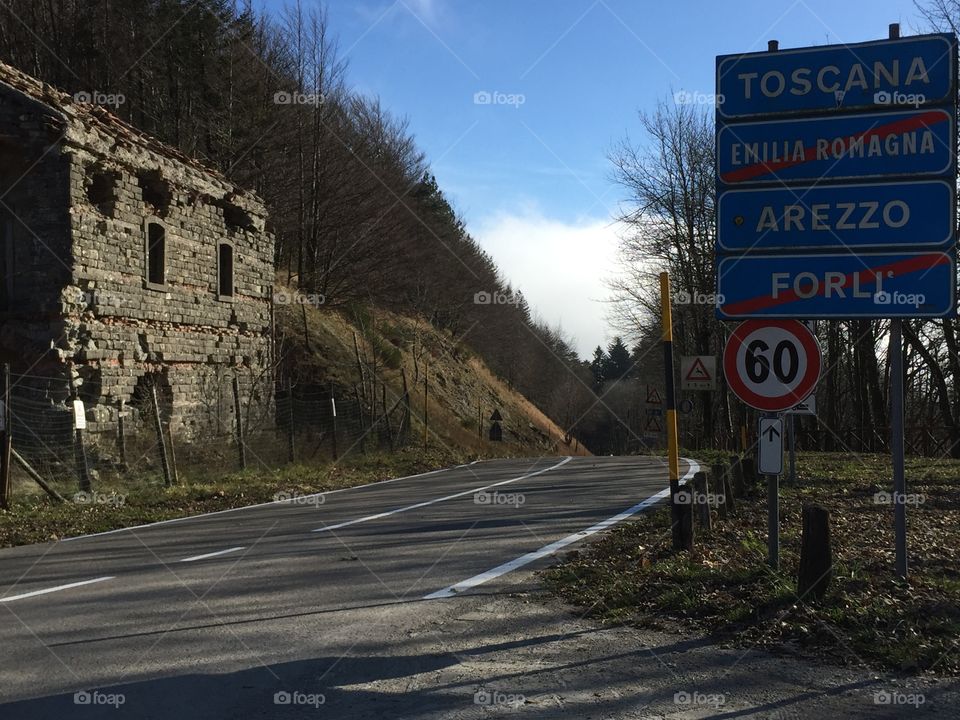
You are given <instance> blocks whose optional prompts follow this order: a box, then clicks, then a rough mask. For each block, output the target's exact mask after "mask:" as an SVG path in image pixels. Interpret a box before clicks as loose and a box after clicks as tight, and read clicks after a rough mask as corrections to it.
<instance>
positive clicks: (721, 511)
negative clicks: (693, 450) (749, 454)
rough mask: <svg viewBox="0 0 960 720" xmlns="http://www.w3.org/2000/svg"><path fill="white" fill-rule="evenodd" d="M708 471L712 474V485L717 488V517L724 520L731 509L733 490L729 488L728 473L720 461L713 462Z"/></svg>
mask: <svg viewBox="0 0 960 720" xmlns="http://www.w3.org/2000/svg"><path fill="white" fill-rule="evenodd" d="M710 472H711V473H712V474H713V486H714V488H715V489H716V490H717V517H718V518H719V519H720V520H726V519H727V516H728V515H729V514H730V511H731V510H732V509H733V502H734V500H733V491H732V490H731V489H730V473H729V472H728V470H727V466H726V465H725V464H723V463H722V462H718V463H714V464H713V465H712V466H711V468H710Z"/></svg>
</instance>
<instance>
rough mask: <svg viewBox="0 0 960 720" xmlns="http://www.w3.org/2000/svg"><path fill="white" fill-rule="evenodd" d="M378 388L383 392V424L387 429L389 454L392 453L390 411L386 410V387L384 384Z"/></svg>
mask: <svg viewBox="0 0 960 720" xmlns="http://www.w3.org/2000/svg"><path fill="white" fill-rule="evenodd" d="M380 387H381V389H382V391H383V392H382V393H381V396H382V398H383V424H384V425H386V427H387V443H388V445H389V447H390V452H393V428H392V427H390V411H389V409H388V408H387V385H386V383H384V384H383V385H381V386H380Z"/></svg>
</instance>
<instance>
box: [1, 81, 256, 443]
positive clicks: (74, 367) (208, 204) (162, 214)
mask: <svg viewBox="0 0 960 720" xmlns="http://www.w3.org/2000/svg"><path fill="white" fill-rule="evenodd" d="M265 220H266V213H265V210H264V207H263V204H262V202H261V201H260V199H259V198H258V197H257V196H256V195H254V194H252V193H250V192H247V191H244V190H242V189H240V188H238V187H236V186H235V185H233V184H232V183H230V182H229V181H228V180H226V179H225V178H224V177H223V176H221V175H219V174H218V173H216V172H214V171H212V170H210V169H207V168H205V167H203V166H202V165H200V164H199V163H198V162H196V161H194V160H192V159H191V158H189V157H186V156H185V155H183V154H182V153H180V152H179V151H177V150H176V149H174V148H172V147H169V146H167V145H164V144H163V143H161V142H159V141H157V140H155V139H153V138H151V137H148V136H146V135H144V134H142V133H140V132H139V131H137V130H136V129H134V128H133V127H131V126H130V125H128V124H126V123H124V122H123V121H121V120H119V119H118V118H116V117H115V116H113V115H112V114H110V113H109V112H107V111H106V110H105V109H103V108H101V107H98V106H96V105H92V104H88V103H82V102H77V100H76V98H74V97H71V96H69V95H66V94H64V93H62V92H60V91H58V90H56V89H54V88H51V87H50V86H49V85H46V84H44V83H42V82H40V81H38V80H36V79H35V78H32V77H30V76H28V75H25V74H24V73H22V72H19V71H18V70H16V69H14V68H11V67H9V66H7V65H3V64H0V361H2V362H9V363H10V364H11V366H12V371H13V373H14V376H15V379H16V381H17V383H18V384H23V385H30V384H33V385H37V384H43V383H44V382H46V386H45V387H43V388H39V387H37V388H34V389H35V390H37V391H41V392H42V393H43V397H44V399H45V402H47V403H49V406H50V410H51V412H55V411H59V410H62V409H65V408H66V407H67V405H66V403H67V400H69V399H70V397H71V395H74V394H76V395H78V396H79V397H80V399H82V400H84V402H85V406H86V410H87V420H88V423H89V429H90V430H91V431H105V430H109V429H111V428H113V427H115V424H116V417H117V408H118V405H119V401H121V400H123V401H125V402H127V403H129V404H130V406H131V407H132V408H133V409H134V411H135V412H134V416H135V417H136V409H137V408H138V407H140V408H143V400H144V398H145V397H146V396H147V394H146V391H147V390H148V388H149V387H150V386H151V385H154V386H156V387H157V388H158V389H159V390H160V395H161V398H162V403H163V405H164V413H165V414H167V415H168V416H169V417H170V418H171V424H172V427H173V429H174V430H175V431H177V432H181V433H184V434H188V435H189V434H194V435H196V434H200V433H201V432H203V431H204V426H205V424H209V423H220V424H221V425H223V424H228V422H229V419H228V418H227V417H226V415H228V414H229V413H230V410H231V408H232V394H231V392H230V382H231V379H232V377H233V376H235V375H236V376H239V377H240V378H241V382H242V386H243V391H242V392H243V393H245V394H246V395H247V397H246V398H245V400H247V401H249V400H257V401H258V402H260V403H265V404H269V403H270V401H271V397H272V383H271V382H270V369H271V304H270V298H271V294H272V281H273V250H274V242H273V237H272V236H271V235H270V233H268V232H267V231H266V229H265ZM253 395H257V397H255V398H254V397H252V396H253ZM15 411H16V408H15Z"/></svg>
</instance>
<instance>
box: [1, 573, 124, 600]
mask: <svg viewBox="0 0 960 720" xmlns="http://www.w3.org/2000/svg"><path fill="white" fill-rule="evenodd" d="M113 578H114V576H113V575H108V576H107V577H99V578H94V579H93V580H81V581H80V582H75V583H69V584H68V585H57V586H56V587H52V588H47V589H46V590H34V591H33V592H28V593H23V594H22V595H11V596H10V597H3V598H0V603H5V602H11V601H13V600H23V598H28V597H34V596H35V595H46V594H47V593H53V592H59V591H60V590H69V589H70V588H75V587H80V586H81V585H92V584H93V583H98V582H103V581H104V580H113Z"/></svg>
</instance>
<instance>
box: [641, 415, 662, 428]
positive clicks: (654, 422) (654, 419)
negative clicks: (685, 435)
mask: <svg viewBox="0 0 960 720" xmlns="http://www.w3.org/2000/svg"><path fill="white" fill-rule="evenodd" d="M645 432H663V424H662V423H661V422H660V417H659V416H658V415H652V416H650V418H648V419H647V427H646V428H645Z"/></svg>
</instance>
